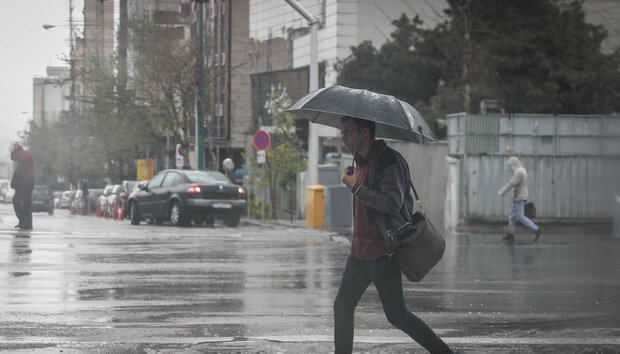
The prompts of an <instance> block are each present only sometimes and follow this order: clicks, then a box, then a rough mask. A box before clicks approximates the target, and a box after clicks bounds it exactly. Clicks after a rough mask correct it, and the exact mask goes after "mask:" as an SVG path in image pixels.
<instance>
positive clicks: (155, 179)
mask: <svg viewBox="0 0 620 354" xmlns="http://www.w3.org/2000/svg"><path fill="white" fill-rule="evenodd" d="M164 177H166V172H160V173H158V174H157V175H156V176H155V177H153V179H151V180H150V181H149V184H148V187H149V188H158V187H159V186H161V182H162V181H163V180H164Z"/></svg>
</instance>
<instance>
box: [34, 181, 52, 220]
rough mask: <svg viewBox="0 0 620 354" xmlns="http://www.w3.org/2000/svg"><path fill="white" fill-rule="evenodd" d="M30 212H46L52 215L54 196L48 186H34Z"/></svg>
mask: <svg viewBox="0 0 620 354" xmlns="http://www.w3.org/2000/svg"><path fill="white" fill-rule="evenodd" d="M31 205H32V212H33V213H36V212H41V211H44V212H47V213H48V214H50V215H54V194H53V193H52V190H51V189H50V187H48V186H42V185H35V186H34V188H33V189H32V204H31Z"/></svg>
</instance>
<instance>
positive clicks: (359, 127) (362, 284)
mask: <svg viewBox="0 0 620 354" xmlns="http://www.w3.org/2000/svg"><path fill="white" fill-rule="evenodd" d="M340 135H341V137H342V142H343V144H344V145H345V147H346V148H347V149H349V150H350V151H353V152H354V159H355V162H356V163H357V167H355V168H354V169H353V171H351V172H352V174H349V171H348V168H347V170H345V173H344V175H343V176H342V182H343V183H344V184H345V185H346V186H347V187H349V188H351V193H353V194H354V197H353V223H354V225H353V239H352V242H351V250H350V253H349V257H348V259H347V263H346V265H345V269H344V273H343V275H342V282H341V283H340V288H339V289H338V294H337V295H336V300H335V301H334V344H335V354H351V352H352V349H353V329H354V325H353V318H354V313H355V308H356V306H357V304H358V302H359V300H360V299H361V297H362V295H363V294H364V292H366V289H367V288H368V286H369V285H370V284H371V283H374V285H375V287H376V288H377V291H378V293H379V298H380V299H381V304H382V305H383V310H384V312H385V315H386V317H387V319H388V321H389V322H390V323H391V324H392V325H394V326H395V327H397V328H398V329H400V330H402V331H403V332H405V333H407V334H408V335H409V336H410V337H411V338H413V340H415V341H416V342H418V343H419V344H420V345H422V346H423V347H424V348H426V350H428V351H429V352H430V353H434V354H451V353H453V352H452V350H451V349H450V348H449V347H448V345H446V343H444V342H443V341H442V340H441V339H440V338H439V337H438V336H437V335H436V334H435V332H433V330H432V329H431V328H430V327H429V326H428V325H427V324H426V323H424V321H422V320H421V319H420V318H418V317H417V316H415V315H414V314H413V313H411V312H410V311H409V310H408V309H407V307H406V305H405V298H404V295H403V283H402V277H401V270H400V268H398V265H396V263H395V262H393V261H391V260H390V259H388V256H387V252H386V245H385V243H384V238H383V236H382V233H381V232H382V231H381V230H383V229H385V221H384V219H385V218H386V216H388V215H401V214H402V213H403V212H406V211H404V210H407V209H405V208H408V210H413V197H412V196H411V193H410V192H409V180H410V176H409V167H408V165H407V162H406V161H405V160H404V158H402V156H401V155H400V154H399V153H398V152H396V151H395V150H393V149H391V148H389V147H388V146H387V145H386V144H385V142H384V141H383V140H375V123H374V122H372V121H368V120H363V119H358V118H352V117H343V118H342V120H341V132H340Z"/></svg>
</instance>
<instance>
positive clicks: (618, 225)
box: [612, 195, 620, 238]
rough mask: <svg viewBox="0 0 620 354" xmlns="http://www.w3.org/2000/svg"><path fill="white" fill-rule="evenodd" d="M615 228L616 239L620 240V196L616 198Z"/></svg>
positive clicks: (614, 211)
mask: <svg viewBox="0 0 620 354" xmlns="http://www.w3.org/2000/svg"><path fill="white" fill-rule="evenodd" d="M612 215H613V220H614V226H613V234H614V237H616V238H620V196H619V195H617V196H616V198H615V203H614V207H613V211H612Z"/></svg>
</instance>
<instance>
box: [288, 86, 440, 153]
mask: <svg viewBox="0 0 620 354" xmlns="http://www.w3.org/2000/svg"><path fill="white" fill-rule="evenodd" d="M286 111H287V112H289V113H292V114H295V115H297V116H298V117H301V118H304V119H307V120H309V121H311V122H313V123H318V124H324V125H328V126H330V127H334V128H338V129H340V120H341V118H342V117H343V116H350V117H355V118H361V119H366V120H370V121H373V122H375V126H376V132H375V136H376V137H378V138H387V139H397V140H404V141H415V142H417V141H420V140H422V141H423V140H424V138H426V139H430V140H435V137H434V136H433V133H432V132H431V130H430V128H429V127H428V125H427V124H426V122H425V121H424V118H422V115H421V114H420V113H418V111H417V110H416V109H415V108H413V107H412V106H411V105H410V104H409V103H407V102H403V101H401V100H399V99H397V98H395V97H394V96H390V95H383V94H379V93H375V92H372V91H368V90H361V89H354V88H349V87H344V86H339V85H335V86H331V87H326V88H322V89H318V90H316V91H313V92H310V93H309V94H307V95H306V96H304V97H302V98H301V99H300V100H299V101H297V102H295V103H294V104H293V105H292V106H290V107H289V108H288V109H287V110H286Z"/></svg>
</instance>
